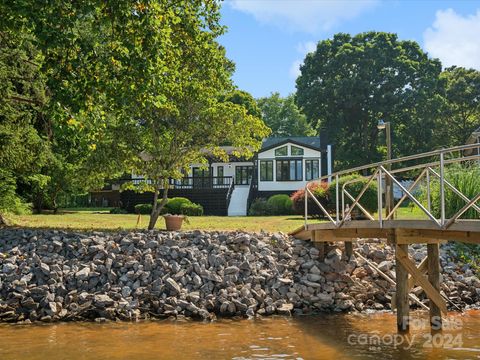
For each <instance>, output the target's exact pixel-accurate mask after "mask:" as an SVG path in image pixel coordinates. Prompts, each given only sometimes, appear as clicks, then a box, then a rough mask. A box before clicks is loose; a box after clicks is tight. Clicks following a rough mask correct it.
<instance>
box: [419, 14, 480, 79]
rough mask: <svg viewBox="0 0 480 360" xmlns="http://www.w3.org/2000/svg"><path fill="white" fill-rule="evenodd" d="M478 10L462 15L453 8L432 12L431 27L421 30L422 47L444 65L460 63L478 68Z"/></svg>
mask: <svg viewBox="0 0 480 360" xmlns="http://www.w3.org/2000/svg"><path fill="white" fill-rule="evenodd" d="M479 35H480V9H478V10H477V13H476V14H474V15H468V16H465V17H464V16H462V15H460V14H457V13H456V12H455V11H454V10H452V9H448V10H440V11H437V13H436V18H435V22H434V23H433V25H432V27H430V28H428V29H427V30H425V32H424V33H423V41H424V47H425V50H427V51H428V53H429V54H430V55H431V56H433V57H437V58H439V59H440V60H441V61H442V64H443V65H444V66H452V65H458V66H464V67H472V68H475V69H479V70H480V39H479Z"/></svg>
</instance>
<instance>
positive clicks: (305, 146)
mask: <svg viewBox="0 0 480 360" xmlns="http://www.w3.org/2000/svg"><path fill="white" fill-rule="evenodd" d="M225 150H226V151H227V153H228V154H230V155H229V162H222V161H220V160H219V159H215V158H214V157H210V159H209V163H208V166H205V165H203V166H202V165H200V164H192V166H191V167H190V172H189V173H188V174H187V176H186V177H184V178H183V179H182V180H171V182H170V189H169V197H176V196H182V197H186V198H188V199H190V200H191V201H193V202H196V203H199V204H201V205H202V206H203V208H204V211H205V214H206V215H228V216H243V215H246V214H247V211H248V207H249V205H250V203H251V202H252V201H253V200H254V199H256V198H259V197H263V198H268V197H270V196H272V195H275V194H288V195H291V194H292V193H293V192H295V191H296V190H298V189H300V188H302V187H304V186H305V184H306V183H307V182H308V181H309V180H313V179H317V178H319V177H321V176H323V175H328V174H331V173H332V148H331V146H330V145H328V146H325V147H322V146H321V143H320V138H319V137H271V138H266V139H264V140H263V142H262V146H261V148H260V150H259V151H258V152H257V153H256V154H255V155H254V157H253V158H252V159H249V160H247V159H243V158H237V157H235V156H233V155H232V153H233V150H234V149H233V148H231V147H225ZM132 179H133V182H134V183H135V182H137V183H138V182H141V181H145V179H143V178H142V177H141V176H133V177H132ZM119 195H120V201H121V203H122V206H123V207H124V208H126V209H127V210H129V211H132V210H133V207H134V206H135V205H136V204H139V203H149V202H151V201H153V195H152V194H151V193H143V194H139V193H135V192H133V191H123V192H121V193H120V194H119Z"/></svg>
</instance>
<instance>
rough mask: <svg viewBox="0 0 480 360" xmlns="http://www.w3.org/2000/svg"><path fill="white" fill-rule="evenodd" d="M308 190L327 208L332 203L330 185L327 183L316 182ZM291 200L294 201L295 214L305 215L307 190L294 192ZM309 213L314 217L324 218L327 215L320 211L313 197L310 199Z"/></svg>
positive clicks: (309, 185)
mask: <svg viewBox="0 0 480 360" xmlns="http://www.w3.org/2000/svg"><path fill="white" fill-rule="evenodd" d="M308 189H309V190H310V191H311V192H312V194H313V195H314V196H315V198H316V199H317V200H318V201H319V202H320V204H322V206H324V207H325V208H327V207H328V206H329V202H330V192H329V188H328V183H326V182H320V183H318V182H315V183H310V184H308ZM290 199H292V203H293V211H294V212H295V214H299V215H303V214H304V213H305V189H300V190H297V191H296V192H294V193H293V194H292V195H291V196H290ZM307 206H308V213H309V214H310V215H312V216H320V217H323V216H325V214H324V213H323V211H322V210H321V209H320V207H319V206H318V204H316V203H315V201H314V200H313V199H312V197H311V196H309V197H308V204H307Z"/></svg>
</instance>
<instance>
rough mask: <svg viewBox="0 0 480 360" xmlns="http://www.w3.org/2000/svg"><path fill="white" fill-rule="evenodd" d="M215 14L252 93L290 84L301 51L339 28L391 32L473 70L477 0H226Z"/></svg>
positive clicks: (241, 83) (477, 63)
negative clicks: (218, 13)
mask: <svg viewBox="0 0 480 360" xmlns="http://www.w3.org/2000/svg"><path fill="white" fill-rule="evenodd" d="M221 22H222V24H223V25H226V26H227V28H228V30H227V33H226V34H225V35H223V36H222V37H221V38H220V43H221V44H222V45H223V46H225V48H226V50H227V56H228V58H229V59H231V60H233V61H234V62H235V64H236V71H235V74H234V77H233V78H234V81H235V84H236V85H237V86H238V88H239V89H241V90H245V91H248V92H249V93H251V94H252V95H253V96H254V97H256V98H258V97H263V96H269V95H270V94H271V93H272V92H279V93H280V94H281V95H283V96H286V95H288V94H290V93H292V92H295V79H296V78H297V76H298V75H299V66H300V64H301V63H302V62H303V59H304V57H305V55H306V54H307V53H308V52H311V51H314V50H315V47H316V44H317V43H318V42H319V41H321V40H325V39H328V38H331V37H332V36H333V35H334V34H336V33H338V32H344V33H350V34H358V33H361V32H365V31H371V30H374V31H386V32H393V33H397V34H398V36H399V38H400V40H415V41H417V42H418V43H419V44H420V46H421V47H422V48H423V50H424V51H426V52H427V53H428V54H429V55H430V56H431V57H433V58H439V59H440V60H441V62H442V64H443V65H444V66H452V65H457V66H464V67H471V68H475V69H478V70H480V0H456V1H447V0H445V1H443V0H418V1H416V0H401V1H400V0H396V1H395V0H390V1H382V0H225V1H224V2H223V6H222V21H221Z"/></svg>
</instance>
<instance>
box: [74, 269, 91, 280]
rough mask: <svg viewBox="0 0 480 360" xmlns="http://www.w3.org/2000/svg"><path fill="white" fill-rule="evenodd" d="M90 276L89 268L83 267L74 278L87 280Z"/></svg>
mask: <svg viewBox="0 0 480 360" xmlns="http://www.w3.org/2000/svg"><path fill="white" fill-rule="evenodd" d="M89 275H90V268H88V267H84V268H83V269H82V270H80V271H77V272H76V273H75V277H76V278H77V279H78V280H87V279H88V277H89Z"/></svg>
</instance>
